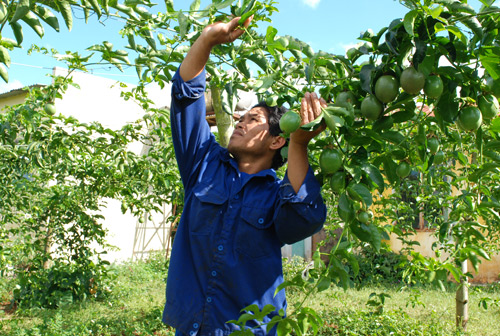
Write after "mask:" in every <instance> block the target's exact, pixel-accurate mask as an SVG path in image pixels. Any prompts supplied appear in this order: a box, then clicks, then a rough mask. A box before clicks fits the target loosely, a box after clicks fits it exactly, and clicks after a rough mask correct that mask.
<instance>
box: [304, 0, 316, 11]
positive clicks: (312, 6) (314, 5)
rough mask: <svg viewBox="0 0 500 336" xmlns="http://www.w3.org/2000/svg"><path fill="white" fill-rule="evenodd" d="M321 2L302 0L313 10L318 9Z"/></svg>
mask: <svg viewBox="0 0 500 336" xmlns="http://www.w3.org/2000/svg"><path fill="white" fill-rule="evenodd" d="M320 1H321V0H302V2H303V3H305V4H306V5H307V6H309V7H311V8H313V9H314V8H316V7H317V6H318V5H319V2H320Z"/></svg>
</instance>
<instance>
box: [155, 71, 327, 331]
mask: <svg viewBox="0 0 500 336" xmlns="http://www.w3.org/2000/svg"><path fill="white" fill-rule="evenodd" d="M204 92H205V71H203V72H202V73H201V74H200V75H199V76H197V77H195V78H193V79H192V80H190V81H187V82H184V81H183V80H182V78H181V77H180V75H179V73H178V72H177V73H176V75H175V76H174V78H173V83H172V104H171V124H172V137H173V141H174V147H175V154H176V158H177V163H178V166H179V170H180V175H181V179H182V183H183V185H184V190H185V200H184V202H185V203H184V211H183V213H182V217H181V220H180V222H179V227H178V229H177V232H176V235H175V239H174V243H173V247H172V253H171V257H170V265H169V270H168V277H167V290H166V304H165V309H164V312H163V321H164V322H165V323H166V324H168V325H170V326H173V327H175V328H177V329H178V330H179V331H181V332H182V333H184V334H186V335H192V336H193V335H203V336H205V335H206V336H220V335H228V334H230V333H231V332H232V331H234V330H237V329H238V327H237V326H236V325H234V324H230V323H226V322H227V321H229V320H237V319H238V317H239V316H240V314H241V309H242V308H244V307H246V306H249V305H251V304H257V305H258V306H259V307H260V308H261V309H262V308H263V307H264V306H265V305H267V304H272V305H274V306H275V307H276V311H275V312H273V313H271V314H270V315H269V316H268V317H267V318H266V320H265V322H266V321H269V320H270V319H271V318H272V317H273V316H274V315H276V314H278V312H279V310H280V309H285V308H286V299H285V293H284V291H283V290H281V291H280V292H278V293H277V294H276V295H275V290H276V288H277V287H278V286H279V285H280V284H281V283H282V282H283V273H282V264H281V247H282V245H283V244H285V243H286V244H291V243H294V242H297V241H300V240H302V239H304V238H306V237H308V236H310V235H312V234H313V233H315V232H317V231H318V230H320V229H321V227H322V225H323V222H324V221H325V217H326V207H325V205H324V203H323V199H322V197H321V193H320V189H321V186H320V184H319V183H318V181H317V180H316V178H315V177H314V175H313V172H312V170H311V169H310V168H309V172H308V173H307V176H306V178H305V181H304V183H303V185H302V186H301V188H300V190H299V191H298V192H297V193H295V191H294V190H293V188H292V186H291V185H290V183H289V181H288V178H287V177H286V176H285V178H284V179H283V180H280V179H278V178H277V176H276V172H275V171H274V170H273V169H268V170H263V171H260V172H259V173H257V174H253V175H250V174H246V173H242V172H240V171H239V170H238V164H237V162H236V161H235V160H234V158H232V157H231V155H230V154H229V153H228V151H227V149H225V148H223V147H221V146H220V145H219V144H218V143H217V142H216V141H215V138H214V136H213V134H212V133H211V132H210V128H209V125H208V123H207V122H206V120H205V99H204ZM248 326H250V327H257V328H255V329H254V330H253V332H254V334H256V335H266V326H262V327H258V326H257V323H255V321H251V322H249V323H248ZM274 330H275V328H274ZM274 330H273V332H272V333H275V331H274Z"/></svg>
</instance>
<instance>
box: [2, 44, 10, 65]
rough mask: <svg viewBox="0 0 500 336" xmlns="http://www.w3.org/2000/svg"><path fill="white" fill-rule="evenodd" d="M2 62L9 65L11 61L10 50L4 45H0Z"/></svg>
mask: <svg viewBox="0 0 500 336" xmlns="http://www.w3.org/2000/svg"><path fill="white" fill-rule="evenodd" d="M0 62H2V63H3V64H5V65H6V66H7V67H9V66H10V62H11V60H10V55H9V51H8V50H7V48H5V47H4V46H1V45H0Z"/></svg>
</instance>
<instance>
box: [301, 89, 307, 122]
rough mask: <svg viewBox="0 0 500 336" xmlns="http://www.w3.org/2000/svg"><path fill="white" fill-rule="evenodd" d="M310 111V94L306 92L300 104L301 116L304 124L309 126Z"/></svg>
mask: <svg viewBox="0 0 500 336" xmlns="http://www.w3.org/2000/svg"><path fill="white" fill-rule="evenodd" d="M308 110H309V92H306V94H305V95H304V97H303V98H302V101H301V103H300V116H301V119H302V124H307V123H308V122H309V121H308V120H307V119H308V118H309V112H308Z"/></svg>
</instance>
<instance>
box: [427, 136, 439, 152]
mask: <svg viewBox="0 0 500 336" xmlns="http://www.w3.org/2000/svg"><path fill="white" fill-rule="evenodd" d="M439 146H440V144H439V140H438V139H437V138H435V137H432V138H429V139H427V149H428V150H429V152H430V153H431V154H436V153H437V151H438V150H439Z"/></svg>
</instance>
